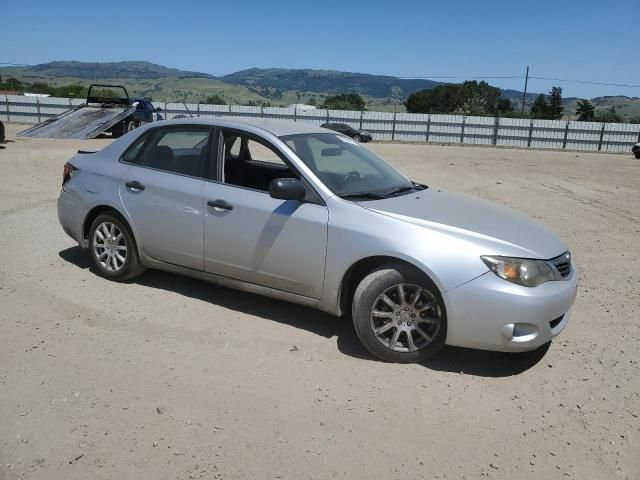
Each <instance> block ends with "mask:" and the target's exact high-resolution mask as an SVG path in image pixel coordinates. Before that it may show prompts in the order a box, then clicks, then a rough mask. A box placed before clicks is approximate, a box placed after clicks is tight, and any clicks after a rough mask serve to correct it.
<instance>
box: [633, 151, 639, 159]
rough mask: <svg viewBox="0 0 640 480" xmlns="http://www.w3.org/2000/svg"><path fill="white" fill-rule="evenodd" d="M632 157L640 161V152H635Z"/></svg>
mask: <svg viewBox="0 0 640 480" xmlns="http://www.w3.org/2000/svg"><path fill="white" fill-rule="evenodd" d="M634 156H635V157H636V158H637V159H638V160H640V152H636V153H635V154H634Z"/></svg>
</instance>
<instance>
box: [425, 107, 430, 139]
mask: <svg viewBox="0 0 640 480" xmlns="http://www.w3.org/2000/svg"><path fill="white" fill-rule="evenodd" d="M428 115H429V116H428V117H427V138H426V139H425V141H426V142H428V141H429V133H430V132H431V114H430V113H429V114H428Z"/></svg>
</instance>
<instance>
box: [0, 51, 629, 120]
mask: <svg viewBox="0 0 640 480" xmlns="http://www.w3.org/2000/svg"><path fill="white" fill-rule="evenodd" d="M0 75H2V76H3V77H6V76H15V77H16V78H18V79H20V80H23V81H28V82H29V83H34V82H41V81H42V82H50V83H52V84H57V85H62V84H69V83H79V84H83V85H87V84H89V83H92V82H104V81H107V82H114V83H115V82H117V83H123V84H125V85H126V86H127V87H128V88H130V89H131V91H132V93H133V94H134V95H137V96H149V97H153V98H164V99H165V100H169V101H173V100H176V101H205V100H206V98H208V96H211V95H214V94H217V95H221V96H222V97H223V98H225V99H226V100H227V101H229V102H232V103H247V102H254V103H258V104H260V103H272V104H273V103H275V104H281V105H282V104H284V105H286V104H290V103H304V102H310V101H313V100H315V101H321V100H322V99H323V98H325V97H326V96H328V95H335V94H338V93H351V92H356V93H359V94H360V95H362V96H363V97H365V100H366V101H367V107H368V108H369V109H378V110H387V111H389V110H394V109H398V108H399V109H402V104H403V101H404V100H405V99H406V97H407V96H409V95H410V94H411V93H413V92H415V91H418V90H422V89H425V88H427V89H428V88H433V87H435V86H437V85H442V84H443V83H444V82H439V81H435V80H429V79H410V78H398V77H394V76H392V75H375V74H369V73H358V72H346V71H339V70H331V69H304V68H300V69H290V68H282V67H272V68H258V67H252V68H247V69H243V70H239V71H237V72H233V73H230V74H227V75H220V76H216V75H212V74H208V73H203V72H197V71H188V70H181V69H177V68H171V67H166V66H164V65H160V64H156V63H152V62H147V61H143V60H127V61H120V62H82V61H77V60H56V61H53V62H48V63H42V64H37V65H27V66H8V67H0ZM501 91H502V96H503V97H505V98H508V99H510V100H511V101H512V102H513V103H514V104H515V105H516V108H517V106H518V105H521V102H522V95H523V94H522V92H521V91H518V90H512V89H502V90H501ZM538 95H539V93H536V92H530V93H527V95H526V102H525V103H526V104H527V105H530V104H531V103H532V102H533V101H534V100H535V98H536V97H537V96H538ZM578 100H579V99H578V98H576V97H565V98H564V99H563V104H564V105H565V106H566V107H568V108H569V109H573V111H575V105H576V102H577V101H578ZM590 101H591V102H592V103H594V105H596V107H598V108H601V109H604V108H610V107H611V106H613V107H615V108H616V109H619V111H620V112H621V113H623V114H624V115H625V116H627V117H633V116H638V115H640V98H639V97H628V96H623V95H619V96H610V95H609V96H602V97H595V98H593V99H590Z"/></svg>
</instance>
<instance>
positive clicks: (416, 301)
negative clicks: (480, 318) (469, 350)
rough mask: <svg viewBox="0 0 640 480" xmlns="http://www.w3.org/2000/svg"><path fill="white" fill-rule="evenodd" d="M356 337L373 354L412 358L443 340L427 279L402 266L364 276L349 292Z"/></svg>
mask: <svg viewBox="0 0 640 480" xmlns="http://www.w3.org/2000/svg"><path fill="white" fill-rule="evenodd" d="M353 321H354V325H355V328H356V332H357V334H358V337H359V338H360V340H361V341H362V343H363V344H364V346H365V347H366V348H367V349H368V350H369V351H370V352H371V353H373V354H374V355H375V356H376V357H378V358H380V359H382V360H385V361H389V362H400V363H407V362H418V361H423V360H425V359H427V358H428V357H430V356H431V355H433V354H435V353H436V352H437V351H438V350H440V348H442V346H443V345H444V341H445V339H446V330H447V322H446V314H445V309H444V303H443V302H442V297H441V296H440V293H439V291H438V289H437V288H436V286H435V285H434V284H433V282H431V281H429V279H428V278H426V277H424V276H423V275H421V274H420V273H419V272H415V271H414V270H413V269H410V268H407V267H405V266H404V265H388V266H384V267H381V268H379V269H377V270H375V271H373V272H372V273H371V274H369V275H368V276H367V277H365V278H364V279H363V280H362V282H361V283H360V285H359V286H358V288H357V289H356V293H355V295H354V300H353Z"/></svg>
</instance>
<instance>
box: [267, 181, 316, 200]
mask: <svg viewBox="0 0 640 480" xmlns="http://www.w3.org/2000/svg"><path fill="white" fill-rule="evenodd" d="M269 195H271V198H276V199H278V200H303V199H304V197H305V196H306V195H307V191H306V190H305V188H304V185H303V184H302V182H301V181H300V180H298V179H297V178H276V179H275V180H273V181H272V182H271V183H270V184H269Z"/></svg>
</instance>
